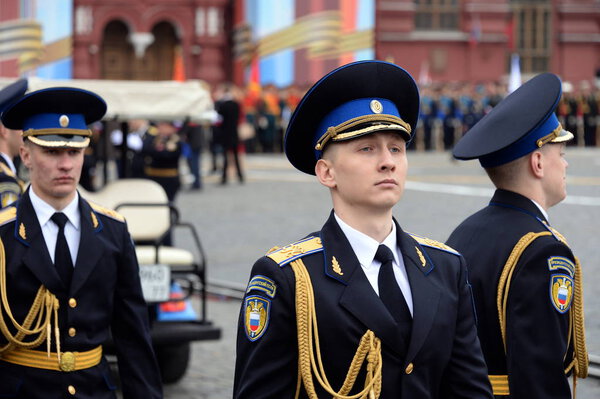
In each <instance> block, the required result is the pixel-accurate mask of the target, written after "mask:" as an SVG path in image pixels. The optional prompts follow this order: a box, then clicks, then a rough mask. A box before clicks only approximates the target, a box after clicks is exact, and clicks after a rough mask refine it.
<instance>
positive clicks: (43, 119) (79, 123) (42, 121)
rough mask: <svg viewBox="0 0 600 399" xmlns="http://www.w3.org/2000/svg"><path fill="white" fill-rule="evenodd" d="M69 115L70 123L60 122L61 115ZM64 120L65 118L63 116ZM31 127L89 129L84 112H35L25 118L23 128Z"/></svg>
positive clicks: (35, 128)
mask: <svg viewBox="0 0 600 399" xmlns="http://www.w3.org/2000/svg"><path fill="white" fill-rule="evenodd" d="M63 115H65V116H67V117H68V124H67V125H66V126H62V125H61V124H60V120H61V117H62V116H63ZM63 120H65V119H64V118H63ZM29 129H34V130H38V129H87V125H86V123H85V118H84V116H83V114H53V113H46V114H33V115H31V116H29V117H27V118H25V119H24V120H23V130H29Z"/></svg>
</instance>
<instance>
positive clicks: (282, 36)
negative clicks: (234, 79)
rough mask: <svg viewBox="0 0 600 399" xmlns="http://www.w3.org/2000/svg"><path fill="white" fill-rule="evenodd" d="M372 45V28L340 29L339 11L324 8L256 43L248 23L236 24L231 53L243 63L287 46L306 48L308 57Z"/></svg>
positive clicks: (337, 54) (339, 52)
mask: <svg viewBox="0 0 600 399" xmlns="http://www.w3.org/2000/svg"><path fill="white" fill-rule="evenodd" d="M372 46H373V30H372V29H368V30H362V31H355V32H351V33H343V32H342V16H341V14H340V12H339V11H324V12H321V13H317V14H312V15H308V16H306V17H303V18H299V19H297V20H296V22H295V23H294V24H293V25H291V26H289V27H287V28H284V29H281V30H279V31H276V32H273V33H271V34H269V35H267V36H265V37H263V38H261V39H260V40H259V41H258V42H257V43H253V42H252V34H251V29H250V27H249V26H248V25H242V26H238V27H237V28H236V30H235V33H234V55H235V57H236V58H237V59H238V60H241V61H243V62H245V63H249V61H250V60H251V59H252V58H253V57H254V56H258V57H259V58H264V57H266V56H269V55H272V54H275V53H277V52H280V51H283V50H288V49H301V48H306V49H307V50H308V57H309V58H334V57H338V56H340V55H341V54H344V53H348V52H352V51H356V50H361V49H367V48H371V47H372Z"/></svg>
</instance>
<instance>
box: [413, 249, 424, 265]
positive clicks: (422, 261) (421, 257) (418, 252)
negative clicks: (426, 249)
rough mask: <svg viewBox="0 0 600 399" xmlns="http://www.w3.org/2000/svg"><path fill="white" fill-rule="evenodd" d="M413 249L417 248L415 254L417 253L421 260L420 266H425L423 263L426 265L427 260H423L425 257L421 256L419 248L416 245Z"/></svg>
mask: <svg viewBox="0 0 600 399" xmlns="http://www.w3.org/2000/svg"><path fill="white" fill-rule="evenodd" d="M415 249H416V250H417V255H419V260H420V261H421V266H423V267H425V265H427V261H426V260H425V257H424V256H423V252H421V250H420V249H419V248H417V247H415Z"/></svg>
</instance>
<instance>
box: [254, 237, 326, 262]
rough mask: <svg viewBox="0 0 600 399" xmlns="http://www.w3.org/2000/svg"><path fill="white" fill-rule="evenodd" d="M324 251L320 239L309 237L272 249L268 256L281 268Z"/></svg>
mask: <svg viewBox="0 0 600 399" xmlns="http://www.w3.org/2000/svg"><path fill="white" fill-rule="evenodd" d="M322 250H323V244H322V243H321V239H320V238H319V237H308V238H304V239H302V240H300V241H296V242H295V243H292V244H289V245H286V246H285V247H281V248H277V249H275V250H273V249H271V250H270V251H269V252H268V253H267V255H266V256H268V257H269V258H271V259H273V260H274V261H275V262H277V263H278V264H279V266H285V265H287V264H288V263H290V262H291V261H294V260H296V259H298V258H301V257H303V256H306V255H310V254H313V253H315V252H319V251H322Z"/></svg>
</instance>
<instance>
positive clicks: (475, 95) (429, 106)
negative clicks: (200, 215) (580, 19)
mask: <svg viewBox="0 0 600 399" xmlns="http://www.w3.org/2000/svg"><path fill="white" fill-rule="evenodd" d="M420 91H421V107H420V114H419V121H418V124H417V132H416V135H415V139H414V140H413V142H412V143H411V145H410V147H409V148H410V149H412V150H418V151H443V150H449V149H451V148H452V147H453V146H454V144H455V143H456V142H457V140H458V139H459V138H460V137H461V136H462V135H463V134H464V133H465V132H466V131H468V130H469V129H470V128H471V127H472V126H473V125H474V124H475V123H477V121H479V120H480V119H481V118H482V117H483V116H484V115H485V114H486V113H488V112H489V111H490V110H491V109H492V108H493V107H494V106H495V105H496V104H498V103H499V102H500V101H501V100H502V99H503V98H504V97H505V96H506V95H507V87H506V85H505V84H503V83H499V82H488V83H485V84H473V83H444V84H431V85H420ZM304 93H305V89H302V88H299V87H296V86H290V87H286V88H283V89H282V88H277V87H275V86H273V85H266V86H264V87H258V86H257V85H252V84H250V85H248V87H245V88H240V87H237V86H234V85H232V84H223V85H218V86H216V87H214V89H213V92H212V96H213V100H214V104H215V111H216V112H215V113H214V115H215V117H214V118H213V120H212V122H211V123H205V124H194V123H190V122H188V121H173V126H174V127H175V130H176V132H177V134H176V135H175V136H174V138H172V139H171V141H176V147H173V145H171V148H176V149H177V151H176V154H177V156H180V157H182V159H185V160H186V161H187V162H186V163H185V164H186V165H187V167H188V169H189V173H188V175H189V176H190V178H189V179H188V180H190V179H191V180H190V181H189V182H188V183H189V184H187V186H188V187H189V188H191V189H201V188H202V174H203V173H202V171H201V165H202V162H201V158H202V156H204V155H203V154H206V156H209V157H210V159H209V161H208V162H207V163H208V165H209V169H208V170H207V171H205V174H217V175H220V183H221V184H222V185H224V184H227V183H228V175H237V180H238V182H239V183H243V182H244V171H243V162H242V160H241V159H242V155H243V154H244V153H281V152H282V151H283V140H284V134H285V130H286V127H287V125H288V123H289V121H290V117H291V115H292V113H293V112H294V110H295V108H296V107H297V105H298V104H299V102H300V100H301V99H302V96H303V95H304ZM599 109H600V84H597V83H596V84H592V83H589V82H587V81H582V82H579V83H577V84H571V83H569V82H564V83H563V95H562V98H561V100H560V102H559V104H558V106H557V108H556V114H557V116H558V118H559V120H560V122H561V124H562V125H563V127H564V128H565V129H566V130H569V131H571V132H573V134H574V135H575V139H574V140H572V142H570V143H569V145H573V146H585V147H595V146H597V145H600V115H599ZM140 123H141V122H140V121H129V122H128V123H126V124H123V123H122V124H121V125H120V126H112V127H108V128H107V127H106V124H105V125H104V126H101V125H96V129H94V130H95V131H96V133H95V136H94V140H93V144H92V146H91V147H90V148H89V149H88V151H87V154H86V155H87V156H86V160H87V162H86V164H85V166H84V173H83V176H82V185H84V188H87V189H90V190H93V189H94V182H93V181H92V178H91V177H90V176H93V175H94V173H95V172H96V171H95V169H96V161H97V160H98V159H99V158H101V157H103V155H102V154H105V150H104V147H107V146H108V148H107V149H106V151H107V152H106V154H107V155H108V158H109V159H115V160H116V161H117V165H118V172H119V174H118V175H119V177H151V176H145V175H144V172H143V170H142V169H143V168H144V166H143V165H142V164H143V163H145V164H146V171H148V170H151V171H154V172H158V174H163V175H164V174H166V173H169V174H170V176H171V177H172V174H173V173H175V172H174V171H173V168H174V167H175V163H174V162H170V163H169V164H168V169H169V172H164V171H160V170H158V171H157V170H156V168H154V169H153V168H152V167H150V168H148V165H151V164H156V160H153V159H152V157H153V156H154V157H156V156H160V154H161V152H162V153H163V155H164V154H167V153H168V152H169V151H168V150H167V149H166V147H165V148H164V149H162V148H161V151H158V152H157V151H153V149H152V146H153V145H154V144H157V145H159V144H160V142H161V140H160V139H157V138H156V135H155V134H154V133H155V131H156V128H155V127H156V125H157V123H156V122H153V121H146V123H142V127H140V126H139V124H140ZM124 127H125V129H128V130H129V134H128V136H127V137H128V139H127V143H126V148H123V141H122V138H121V139H120V140H119V137H120V136H119V134H122V133H121V130H123V128H124ZM102 128H104V129H107V131H108V132H110V133H111V135H110V137H111V141H110V144H106V141H104V142H103V141H102V140H100V134H99V132H98V130H100V129H102ZM175 138H176V140H175ZM144 140H145V141H144ZM163 141H164V140H163ZM144 142H145V143H146V145H145V146H143V145H142V143H144ZM144 148H145V149H144ZM165 151H166V152H165ZM123 152H125V153H126V156H125V158H124V157H123V156H122V154H123ZM171 153H172V151H171ZM153 154H154V155H153ZM170 155H173V154H170ZM122 159H126V162H128V163H129V165H122V164H121V160H122ZM159 164H160V161H159ZM154 166H156V165H154ZM228 169H233V170H229V172H228ZM177 173H179V171H178V172H177ZM163 177H164V176H163ZM179 177H180V178H181V176H179ZM154 178H155V179H157V180H161V176H158V177H157V176H155V177H154ZM162 180H165V179H162ZM167 180H168V179H167ZM170 190H171V192H172V191H173V190H174V189H173V188H170ZM177 190H178V187H177ZM174 196H175V194H173V193H172V194H171V195H170V197H171V198H174Z"/></svg>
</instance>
